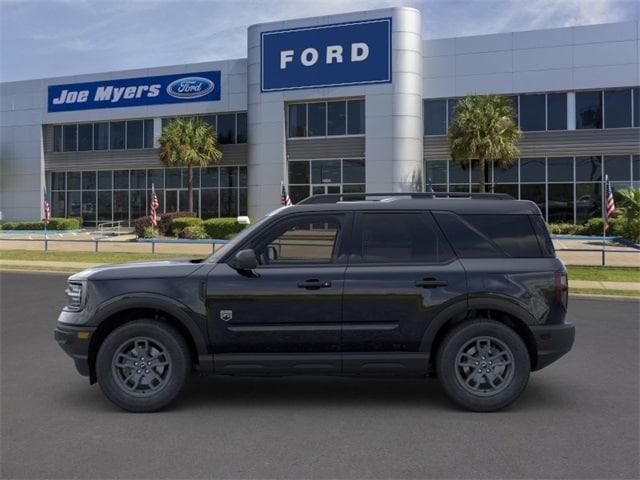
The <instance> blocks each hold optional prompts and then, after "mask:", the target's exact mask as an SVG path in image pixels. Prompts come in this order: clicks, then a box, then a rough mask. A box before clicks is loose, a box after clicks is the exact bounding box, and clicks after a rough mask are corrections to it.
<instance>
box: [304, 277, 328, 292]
mask: <svg viewBox="0 0 640 480" xmlns="http://www.w3.org/2000/svg"><path fill="white" fill-rule="evenodd" d="M329 287H331V282H330V281H328V280H324V281H320V280H317V279H315V278H312V279H309V280H305V281H304V282H298V288H306V289H307V290H318V289H320V288H329Z"/></svg>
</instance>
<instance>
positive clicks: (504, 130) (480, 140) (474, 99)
mask: <svg viewBox="0 0 640 480" xmlns="http://www.w3.org/2000/svg"><path fill="white" fill-rule="evenodd" d="M448 135H449V152H450V154H451V158H452V159H453V160H454V161H457V162H459V163H460V164H461V165H462V166H463V167H465V168H467V167H469V166H470V164H471V161H472V160H474V159H477V160H478V163H479V168H480V191H481V192H484V191H485V181H484V179H485V169H486V162H495V163H496V164H497V165H498V166H499V167H500V168H509V167H510V166H511V164H512V163H513V161H514V159H516V158H517V156H518V153H519V149H518V139H519V138H520V136H521V135H522V132H521V131H520V129H519V128H518V127H517V125H516V124H515V123H514V111H513V106H512V104H511V102H510V101H509V100H508V99H507V98H505V97H502V96H500V95H468V96H466V97H464V98H462V99H460V100H459V101H458V103H457V105H456V109H455V118H454V120H453V122H452V123H451V125H449V132H448Z"/></svg>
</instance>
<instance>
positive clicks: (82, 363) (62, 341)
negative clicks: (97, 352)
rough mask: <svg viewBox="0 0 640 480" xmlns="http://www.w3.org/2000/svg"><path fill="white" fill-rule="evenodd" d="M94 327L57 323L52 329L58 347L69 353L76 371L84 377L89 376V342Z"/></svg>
mask: <svg viewBox="0 0 640 480" xmlns="http://www.w3.org/2000/svg"><path fill="white" fill-rule="evenodd" d="M94 331H95V328H91V327H75V326H70V325H64V324H61V323H58V325H57V327H56V329H55V330H54V331H53V337H54V338H55V339H56V342H58V345H60V348H62V350H64V352H65V353H66V354H67V355H69V356H70V357H71V358H72V359H73V361H74V363H75V365H76V369H77V370H78V373H80V375H83V376H85V377H88V376H89V373H90V370H89V343H90V342H91V336H92V335H93V332H94Z"/></svg>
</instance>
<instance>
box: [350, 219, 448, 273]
mask: <svg viewBox="0 0 640 480" xmlns="http://www.w3.org/2000/svg"><path fill="white" fill-rule="evenodd" d="M359 225H360V228H359V231H360V241H359V242H358V243H359V252H358V254H357V257H356V258H359V259H360V262H362V263H443V262H447V261H449V260H451V259H452V258H453V252H452V250H451V247H450V246H449V244H448V243H447V241H446V240H445V238H444V236H443V235H442V232H441V231H440V229H439V228H438V227H437V225H436V224H435V222H434V221H433V219H432V218H431V216H430V215H428V214H425V213H423V212H418V213H365V214H363V215H362V216H361V217H360V220H359Z"/></svg>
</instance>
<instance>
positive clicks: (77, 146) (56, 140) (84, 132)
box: [49, 112, 247, 152]
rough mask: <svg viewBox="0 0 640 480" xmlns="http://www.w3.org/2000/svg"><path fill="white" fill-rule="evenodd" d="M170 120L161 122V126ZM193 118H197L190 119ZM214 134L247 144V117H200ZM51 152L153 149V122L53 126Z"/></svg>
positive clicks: (226, 141) (235, 114) (242, 113)
mask: <svg viewBox="0 0 640 480" xmlns="http://www.w3.org/2000/svg"><path fill="white" fill-rule="evenodd" d="M172 118H175V117H168V118H163V119H162V126H163V127H164V126H165V125H166V124H167V122H170V121H171V120H172ZM190 118H196V117H190ZM197 118H201V119H202V120H204V121H206V122H208V123H209V124H210V125H211V126H212V127H213V128H214V129H215V130H216V131H217V132H218V141H219V142H220V143H222V144H226V143H246V142H247V113H246V112H237V113H225V114H220V115H200V116H198V117H197ZM51 127H52V132H53V133H52V135H53V145H52V146H51V147H49V148H51V149H52V151H53V152H76V151H80V152H85V151H92V150H125V149H126V150H137V149H142V148H154V146H153V137H154V130H153V129H154V121H153V119H152V118H146V119H140V120H126V121H125V120H122V121H112V122H93V123H79V124H76V123H72V124H64V125H52V126H51Z"/></svg>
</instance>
